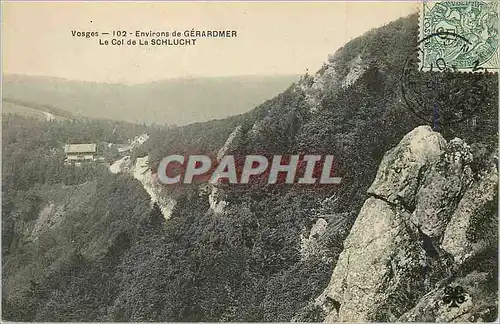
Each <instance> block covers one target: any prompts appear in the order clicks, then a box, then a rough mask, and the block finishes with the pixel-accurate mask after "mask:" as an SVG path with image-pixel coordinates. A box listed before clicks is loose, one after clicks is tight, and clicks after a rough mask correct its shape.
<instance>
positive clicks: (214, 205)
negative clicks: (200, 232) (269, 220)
mask: <svg viewBox="0 0 500 324" xmlns="http://www.w3.org/2000/svg"><path fill="white" fill-rule="evenodd" d="M242 135H243V131H242V127H241V126H237V127H236V128H235V129H234V131H233V132H232V133H231V134H230V135H229V137H228V138H227V140H226V142H225V143H224V145H223V146H222V147H221V148H220V149H219V151H218V152H217V162H220V160H221V159H222V158H223V157H224V156H225V155H228V154H230V153H231V152H232V151H233V150H235V149H236V148H237V147H238V146H239V144H240V141H241V138H242ZM209 189H210V195H209V196H208V200H209V204H210V210H211V211H213V212H214V214H216V215H220V214H222V213H223V212H224V210H225V208H226V206H227V202H226V201H225V200H224V191H223V190H222V189H221V188H220V186H218V185H210V188H209Z"/></svg>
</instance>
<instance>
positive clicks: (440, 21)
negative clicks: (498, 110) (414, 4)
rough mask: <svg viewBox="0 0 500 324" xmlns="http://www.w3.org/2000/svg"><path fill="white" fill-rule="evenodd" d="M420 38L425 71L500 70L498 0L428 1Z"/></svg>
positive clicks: (425, 4)
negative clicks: (499, 68)
mask: <svg viewBox="0 0 500 324" xmlns="http://www.w3.org/2000/svg"><path fill="white" fill-rule="evenodd" d="M419 39H420V40H422V41H421V42H420V43H419V58H420V66H419V67H420V69H421V70H422V71H432V70H434V71H439V70H441V71H443V70H444V66H446V67H447V69H450V70H454V71H462V72H475V71H492V70H495V71H498V65H499V57H498V2H497V1H432V2H431V1H424V2H423V3H422V8H421V10H420V37H419Z"/></svg>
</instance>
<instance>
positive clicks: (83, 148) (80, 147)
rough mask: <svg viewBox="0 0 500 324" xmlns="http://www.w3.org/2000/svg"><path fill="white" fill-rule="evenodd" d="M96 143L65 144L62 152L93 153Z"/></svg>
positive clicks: (95, 149)
mask: <svg viewBox="0 0 500 324" xmlns="http://www.w3.org/2000/svg"><path fill="white" fill-rule="evenodd" d="M96 151H97V144H66V145H65V146H64V153H95V152H96Z"/></svg>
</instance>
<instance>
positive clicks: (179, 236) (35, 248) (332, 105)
mask: <svg viewBox="0 0 500 324" xmlns="http://www.w3.org/2000/svg"><path fill="white" fill-rule="evenodd" d="M417 28H418V24H417V17H416V15H413V16H410V17H407V18H404V19H399V20H398V21H395V22H393V23H391V24H389V25H387V26H384V27H381V28H379V29H377V30H373V31H370V32H369V33H367V34H365V35H363V36H361V37H359V38H356V39H354V40H352V41H351V42H349V43H348V44H346V45H345V46H344V47H343V48H341V49H340V50H339V51H337V53H336V54H334V55H332V56H330V59H329V61H328V62H327V63H325V65H324V66H323V67H322V68H321V69H320V70H319V71H318V72H317V73H316V74H314V75H305V76H303V77H301V79H300V80H299V81H298V82H296V83H294V84H292V85H291V86H290V87H289V88H288V89H287V90H285V91H284V92H282V93H281V94H279V95H277V96H275V97H274V98H272V99H270V100H267V101H265V102H263V103H262V104H260V105H259V106H257V107H256V108H255V109H253V110H252V111H250V112H248V113H245V114H242V115H237V116H233V117H230V118H226V119H221V120H215V121H210V122H206V123H197V124H191V125H188V126H184V127H174V128H161V127H156V128H154V129H148V130H147V131H148V132H149V133H150V135H151V137H150V139H149V140H148V141H147V142H146V143H145V144H144V145H143V146H142V147H141V148H139V149H137V150H136V151H134V153H133V157H141V156H145V155H148V156H149V158H150V167H151V168H152V169H153V170H154V169H155V168H156V167H157V165H158V162H159V161H160V159H161V158H163V157H164V156H166V155H168V154H185V153H196V154H202V153H204V154H211V155H214V156H215V155H216V154H217V152H218V150H219V149H220V148H221V147H222V146H223V145H224V143H225V142H226V140H227V138H228V136H229V135H230V134H231V133H232V132H233V131H234V130H235V129H236V127H237V126H241V130H240V131H239V133H238V137H237V141H236V142H235V143H234V145H232V146H231V148H230V150H229V152H228V153H233V154H238V155H239V154H241V155H244V154H255V153H269V154H273V155H274V154H294V153H304V154H330V155H334V157H335V172H336V174H338V175H339V176H341V177H342V178H343V179H342V184H341V185H339V186H329V187H323V188H314V189H313V190H304V188H298V187H296V186H273V185H264V186H262V185H259V186H235V187H229V186H228V185H226V186H220V187H219V198H218V199H219V200H221V201H224V202H225V203H226V205H225V206H226V207H225V208H224V210H223V211H222V212H215V211H214V210H213V209H212V208H211V205H210V198H209V196H210V188H208V190H207V188H206V187H204V186H201V185H200V186H192V187H190V190H186V191H185V192H182V194H179V195H178V197H176V205H175V208H174V210H173V212H172V215H171V217H170V219H168V220H165V219H164V218H163V217H162V215H161V211H160V209H159V208H158V206H156V205H155V206H153V208H152V209H151V208H150V207H149V205H148V204H147V203H148V197H147V194H146V193H145V191H144V190H143V189H142V188H141V186H140V184H139V183H138V182H137V181H135V180H133V179H132V178H131V177H129V176H127V175H110V174H106V170H104V171H103V170H99V169H98V168H96V169H92V170H89V172H88V174H87V175H85V176H83V177H78V176H75V173H73V172H76V171H72V170H65V171H58V172H55V173H54V174H53V175H51V174H43V175H36V176H35V174H38V173H40V172H41V171H39V170H50V168H51V167H52V168H55V167H56V165H59V164H58V163H59V162H58V160H57V159H58V157H57V154H58V153H57V152H54V153H50V152H51V148H52V147H54V146H57V145H58V144H57V141H64V140H65V139H68V138H70V137H71V136H77V137H79V138H80V139H82V138H85V140H88V141H90V140H93V139H94V138H93V137H92V136H97V137H99V138H106V137H109V136H116V132H113V129H110V128H107V129H103V130H102V132H100V133H98V132H96V131H89V133H88V134H87V133H85V131H86V130H87V129H88V128H87V127H88V125H83V124H81V123H80V122H74V123H73V124H68V122H66V123H61V122H58V121H52V122H42V121H36V122H35V121H33V120H28V119H24V118H22V117H9V118H4V120H3V132H4V135H3V145H4V146H3V152H4V157H3V172H2V174H3V179H2V184H3V186H2V187H3V188H2V191H3V192H2V193H3V204H4V205H3V224H2V225H3V226H2V228H3V233H2V236H3V242H4V243H3V244H2V247H3V250H2V256H3V278H2V280H3V294H2V296H3V300H2V302H3V307H2V308H3V319H5V320H19V321H32V320H36V321H191V322H192V321H205V322H215V321H247V322H248V321H290V320H292V319H293V318H295V319H297V318H298V319H300V320H301V321H321V320H323V319H324V314H321V312H319V311H318V310H317V308H314V307H312V306H311V305H312V302H313V301H314V300H315V298H316V297H318V296H319V295H320V294H321V293H322V292H323V290H324V289H325V288H326V287H327V285H328V282H329V281H330V276H331V274H332V271H333V269H334V267H335V265H336V263H337V259H338V257H339V254H340V253H341V251H342V249H343V243H344V240H345V238H346V237H347V235H348V234H349V230H350V229H351V226H352V225H353V223H354V221H355V219H356V216H357V215H358V213H359V211H360V209H361V206H362V204H363V202H364V201H365V199H366V198H367V190H368V188H369V186H370V185H371V183H372V182H373V180H374V179H375V176H376V174H377V168H378V166H379V164H380V162H381V161H382V157H383V156H384V154H385V153H386V152H387V151H388V150H389V149H391V148H393V147H394V146H395V145H396V144H397V143H399V142H400V140H401V138H403V136H404V135H405V134H407V133H408V132H410V131H411V130H412V129H414V128H415V127H417V126H419V125H421V124H423V123H425V122H424V121H422V118H421V117H419V116H417V115H415V114H413V113H412V112H411V111H410V110H409V108H408V103H407V102H406V101H405V100H404V98H403V96H402V92H401V84H402V78H403V77H404V75H403V74H404V69H405V65H406V64H407V61H408V58H409V57H416V55H417V54H416V45H417V41H418V39H417V35H418V30H417ZM388 49H390V50H388ZM325 54H327V53H325ZM411 64H414V66H413V67H412V68H413V70H415V71H416V72H415V73H416V77H417V78H421V79H422V80H425V78H427V77H430V76H432V77H434V78H436V79H438V80H441V81H442V82H450V81H449V79H447V78H453V84H454V85H455V86H458V87H460V85H463V86H464V87H468V86H469V85H470V84H471V83H474V84H477V85H478V86H479V87H484V88H485V89H488V90H487V93H488V95H487V96H484V100H481V101H475V102H467V103H465V105H477V107H475V108H477V109H474V114H473V115H470V116H469V118H465V119H464V120H462V121H461V122H459V123H454V124H451V125H445V124H439V123H437V124H436V122H435V121H433V120H432V118H431V119H430V121H429V122H428V123H429V124H430V125H432V126H435V127H436V128H437V130H439V131H440V132H441V134H442V135H443V136H444V138H445V139H446V140H451V139H453V138H454V137H460V138H461V139H463V140H465V141H466V142H467V143H471V147H472V150H474V151H477V152H483V151H484V152H489V151H491V150H492V148H493V147H496V146H497V140H498V133H497V132H498V129H497V115H498V109H497V107H498V102H497V98H498V92H497V89H498V76H497V75H496V74H487V75H486V74H482V75H480V76H478V75H474V74H459V75H455V76H453V77H452V76H450V75H449V74H446V73H442V72H430V73H429V72H426V73H424V72H418V69H417V67H416V62H413V63H411ZM414 76H415V75H414ZM422 80H421V81H422ZM447 80H448V81H447ZM422 82H424V81H422ZM426 91H428V93H423V94H422V95H421V96H420V97H421V98H420V99H419V100H421V101H423V104H432V103H433V102H432V100H435V99H434V98H435V96H433V94H432V88H429V89H427V90H426ZM456 97H457V95H456V94H452V93H449V94H448V96H442V97H440V100H441V101H440V106H441V107H443V108H442V109H443V115H442V116H443V118H444V117H445V116H448V117H449V118H452V117H453V116H454V115H453V114H454V113H453V111H452V110H453V109H452V106H454V105H455V103H456V102H455V100H456ZM466 108H467V107H466ZM449 111H451V112H449ZM473 117H474V118H473ZM424 119H425V118H424ZM433 124H435V125H433ZM61 125H65V126H64V127H62V126H61ZM73 128H74V129H75V131H73ZM70 129H71V131H69V130H70ZM141 132H143V130H142V129H140V130H139V129H136V130H131V133H134V134H138V133H141ZM120 136H123V138H130V137H133V135H132V136H131V134H125V133H123V135H120ZM114 140H115V141H117V140H118V139H114ZM52 154H53V155H52ZM479 155H480V154H479ZM19 161H28V162H24V163H23V164H21V163H19ZM37 172H38V173H37ZM44 172H48V171H44ZM19 177H25V178H24V180H22V181H19V180H16V179H18V178H19ZM68 177H76V179H74V180H72V181H68V180H65V179H67V178H68ZM35 184H36V185H35ZM319 189H320V190H319ZM63 193H64V194H63ZM49 220H50V221H49ZM321 224H325V225H324V227H323V229H322V230H321V235H319V234H318V235H314V231H316V230H314V231H312V232H311V229H317V228H319V227H321V226H323V225H321ZM35 242H37V243H35Z"/></svg>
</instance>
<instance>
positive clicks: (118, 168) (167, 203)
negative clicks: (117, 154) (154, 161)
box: [109, 156, 175, 219]
mask: <svg viewBox="0 0 500 324" xmlns="http://www.w3.org/2000/svg"><path fill="white" fill-rule="evenodd" d="M109 171H110V172H111V173H115V174H117V173H127V174H130V175H131V176H133V177H134V178H135V179H137V180H139V181H140V182H141V184H142V186H143V188H144V189H145V190H146V192H147V193H148V194H149V196H150V197H151V206H153V204H154V203H158V205H159V207H160V210H161V212H162V214H163V216H164V217H165V219H168V218H170V216H171V214H172V211H173V208H174V206H175V200H174V199H173V198H171V197H170V196H169V195H168V194H166V193H164V192H163V191H162V188H161V187H160V186H159V185H158V183H157V180H156V177H155V174H153V172H152V171H151V169H150V167H149V157H148V156H145V157H140V158H137V159H136V161H135V163H132V160H131V158H130V156H124V157H123V158H121V159H119V160H117V161H115V162H114V163H112V164H111V165H110V167H109Z"/></svg>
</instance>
